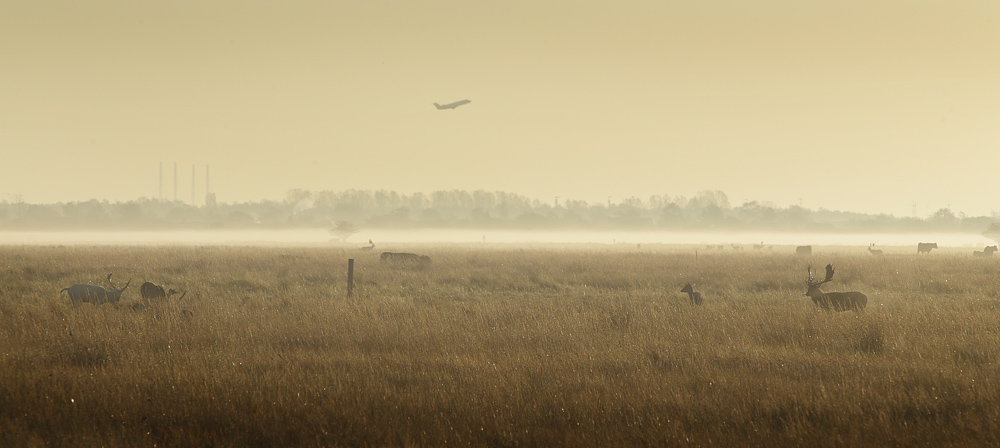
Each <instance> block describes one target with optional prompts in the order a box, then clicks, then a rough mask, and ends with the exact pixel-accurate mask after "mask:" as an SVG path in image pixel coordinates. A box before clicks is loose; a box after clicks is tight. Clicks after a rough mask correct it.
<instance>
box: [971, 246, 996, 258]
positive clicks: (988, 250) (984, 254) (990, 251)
mask: <svg viewBox="0 0 1000 448" xmlns="http://www.w3.org/2000/svg"><path fill="white" fill-rule="evenodd" d="M996 251H997V247H996V246H986V248H985V249H983V251H982V252H980V251H978V250H977V251H975V252H973V253H972V256H973V257H992V256H993V252H996Z"/></svg>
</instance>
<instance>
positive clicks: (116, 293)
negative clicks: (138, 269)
mask: <svg viewBox="0 0 1000 448" xmlns="http://www.w3.org/2000/svg"><path fill="white" fill-rule="evenodd" d="M108 284H109V285H111V288H112V289H111V290H107V289H104V287H103V286H97V285H89V284H86V283H77V284H75V285H73V286H69V287H66V288H63V289H62V290H60V291H59V293H60V294H62V293H63V291H65V292H66V294H67V295H69V299H70V300H71V301H72V302H73V306H77V305H79V304H81V303H83V302H87V303H93V304H94V305H100V304H102V303H105V302H111V303H117V302H118V301H119V300H121V298H122V292H123V291H125V288H128V285H130V284H132V279H129V280H128V283H125V286H123V287H122V288H121V289H114V288H115V286H114V284H112V283H111V274H108Z"/></svg>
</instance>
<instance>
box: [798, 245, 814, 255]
mask: <svg viewBox="0 0 1000 448" xmlns="http://www.w3.org/2000/svg"><path fill="white" fill-rule="evenodd" d="M812 253H813V247H812V246H798V247H796V248H795V255H812Z"/></svg>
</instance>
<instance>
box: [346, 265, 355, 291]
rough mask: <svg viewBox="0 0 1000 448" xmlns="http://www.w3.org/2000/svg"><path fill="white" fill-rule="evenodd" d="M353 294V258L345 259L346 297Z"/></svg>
mask: <svg viewBox="0 0 1000 448" xmlns="http://www.w3.org/2000/svg"><path fill="white" fill-rule="evenodd" d="M353 294H354V259H353V258H350V259H348V260H347V297H351V296H352V295H353Z"/></svg>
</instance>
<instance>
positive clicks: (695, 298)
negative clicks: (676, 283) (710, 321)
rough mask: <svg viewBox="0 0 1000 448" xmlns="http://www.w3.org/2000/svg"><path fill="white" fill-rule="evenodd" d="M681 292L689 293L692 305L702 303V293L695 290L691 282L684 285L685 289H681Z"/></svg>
mask: <svg viewBox="0 0 1000 448" xmlns="http://www.w3.org/2000/svg"><path fill="white" fill-rule="evenodd" d="M681 292H686V293H688V298H689V299H691V304H692V305H701V293H700V292H695V290H694V288H692V287H691V284H690V283H688V284H686V285H684V289H681Z"/></svg>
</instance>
